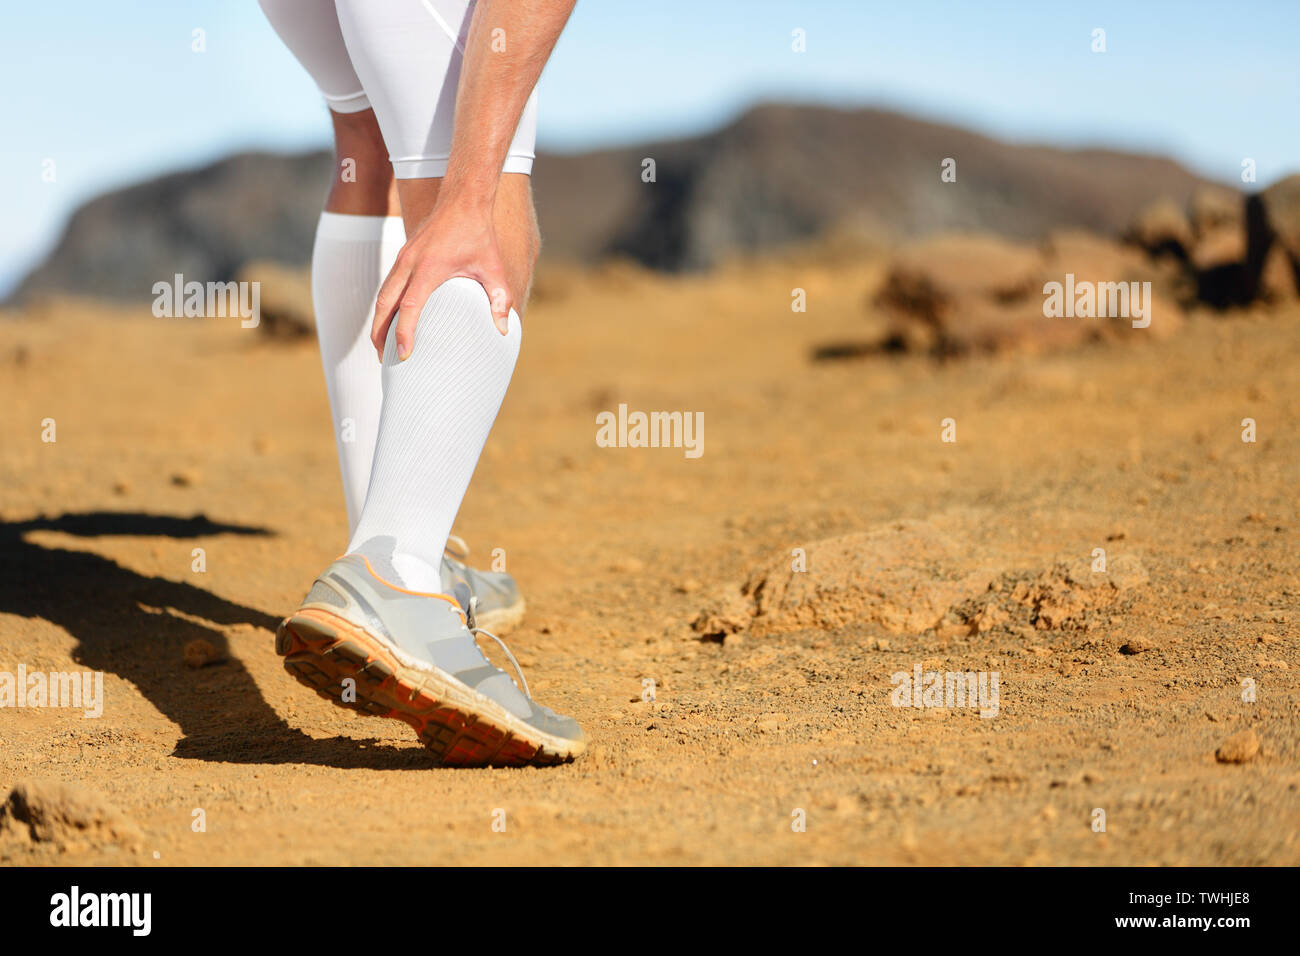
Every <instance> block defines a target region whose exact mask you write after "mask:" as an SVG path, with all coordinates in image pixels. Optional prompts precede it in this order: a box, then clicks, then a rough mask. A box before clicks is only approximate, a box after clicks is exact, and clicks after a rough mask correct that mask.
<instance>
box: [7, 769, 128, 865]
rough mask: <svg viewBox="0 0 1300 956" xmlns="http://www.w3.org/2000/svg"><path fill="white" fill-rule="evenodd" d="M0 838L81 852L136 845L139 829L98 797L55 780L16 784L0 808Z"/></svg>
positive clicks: (29, 781) (82, 788) (28, 781)
mask: <svg viewBox="0 0 1300 956" xmlns="http://www.w3.org/2000/svg"><path fill="white" fill-rule="evenodd" d="M0 837H4V838H5V839H11V840H19V841H29V842H31V843H49V844H54V845H56V846H59V847H61V848H63V849H84V848H85V847H86V846H98V845H103V844H108V843H113V844H118V845H123V846H137V845H138V844H139V843H140V841H141V838H142V835H141V833H140V830H139V829H138V828H137V827H136V826H135V824H133V823H132V822H131V821H130V820H128V819H127V818H126V817H125V816H123V815H122V814H121V813H120V812H119V811H118V810H117V809H116V808H115V807H113V806H112V805H110V804H109V803H108V802H107V801H105V800H104V799H103V798H102V797H101V796H100V795H99V794H97V793H95V792H94V791H91V790H87V789H85V788H84V787H78V786H76V785H75V784H70V783H63V782H61V781H55V780H27V781H23V782H20V783H19V784H17V785H16V786H15V787H14V788H13V790H12V791H10V793H9V797H8V799H7V800H6V801H5V802H4V805H3V806H0Z"/></svg>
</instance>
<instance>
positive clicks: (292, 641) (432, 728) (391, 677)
mask: <svg viewBox="0 0 1300 956" xmlns="http://www.w3.org/2000/svg"><path fill="white" fill-rule="evenodd" d="M275 651H276V653H277V654H279V655H280V656H281V657H283V658H284V669H285V670H287V671H288V672H289V673H290V674H291V675H292V676H293V677H294V678H295V679H296V680H297V681H298V682H299V683H302V684H305V685H306V686H308V687H310V688H311V689H312V690H314V691H315V692H316V693H317V694H319V695H320V696H321V697H323V698H325V699H326V700H328V701H330V702H331V703H333V704H335V705H337V706H339V707H346V708H347V709H349V710H355V711H358V712H360V713H363V714H369V715H371V716H376V717H391V718H394V719H397V720H401V721H404V722H405V723H407V724H409V725H410V726H411V727H412V728H413V729H414V730H415V734H416V736H417V737H419V739H420V742H421V743H422V744H424V746H425V747H427V748H428V749H429V750H430V752H431V753H432V754H433V755H434V758H435V759H436V760H437V762H438V763H439V764H440V765H442V766H448V767H451V766H457V767H523V766H533V767H549V766H553V765H555V764H559V763H568V762H569V761H571V760H573V758H574V757H576V756H578V755H579V754H580V753H582V751H583V750H584V749H586V744H585V742H583V741H581V740H569V739H567V738H564V737H556V736H554V735H551V734H547V733H545V732H544V731H541V730H538V729H537V728H535V727H533V726H532V725H531V724H528V723H527V722H525V721H523V720H521V719H520V718H519V717H517V716H516V715H515V714H513V713H511V712H510V711H508V710H506V709H505V708H504V707H502V706H501V705H500V704H498V703H497V702H496V701H494V700H492V699H491V698H489V697H485V696H484V695H483V694H480V693H478V692H477V691H475V690H473V689H472V688H470V687H467V686H465V685H464V684H462V683H461V682H460V681H458V680H456V679H455V678H454V677H452V676H451V675H450V674H447V673H446V672H445V671H442V670H439V669H438V668H432V669H424V668H414V667H411V666H409V665H407V664H405V663H404V662H403V661H401V660H400V659H399V658H398V657H397V655H396V654H394V653H393V650H392V648H390V647H389V646H388V645H387V644H385V643H384V642H382V641H379V640H377V639H376V638H375V637H374V636H373V635H372V634H370V633H369V632H368V631H366V630H365V629H364V628H361V627H358V626H356V625H355V624H353V623H352V622H350V621H348V620H346V619H345V618H342V617H340V616H338V615H337V614H332V613H330V612H328V611H324V610H320V609H318V608H305V609H303V610H300V611H297V612H295V613H294V614H292V615H290V616H289V617H287V618H285V620H284V621H283V623H281V624H280V627H279V629H278V630H277V631H276V635H275ZM349 678H350V679H352V680H353V681H354V683H355V697H356V700H355V701H345V700H344V684H343V681H344V680H345V679H349Z"/></svg>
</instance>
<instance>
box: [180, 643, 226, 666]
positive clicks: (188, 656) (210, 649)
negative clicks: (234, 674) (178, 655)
mask: <svg viewBox="0 0 1300 956" xmlns="http://www.w3.org/2000/svg"><path fill="white" fill-rule="evenodd" d="M184 656H185V664H186V666H188V667H193V668H195V669H196V670H197V669H198V668H200V667H206V666H207V665H208V664H215V663H217V662H218V661H220V660H221V659H222V654H221V651H219V650H217V648H216V646H215V645H214V644H213V643H212V642H211V641H208V640H204V639H203V638H201V637H200V638H197V639H196V640H193V641H190V642H189V643H188V644H186V645H185V651H184Z"/></svg>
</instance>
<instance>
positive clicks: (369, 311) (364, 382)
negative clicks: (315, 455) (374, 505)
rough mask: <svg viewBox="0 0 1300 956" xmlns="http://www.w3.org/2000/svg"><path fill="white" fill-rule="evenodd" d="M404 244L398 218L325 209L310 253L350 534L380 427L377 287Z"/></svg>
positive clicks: (318, 330) (318, 331)
mask: <svg viewBox="0 0 1300 956" xmlns="http://www.w3.org/2000/svg"><path fill="white" fill-rule="evenodd" d="M404 242H406V231H405V230H404V229H403V228H402V219H401V217H400V216H349V215H342V214H339V213H332V212H325V213H321V217H320V222H319V223H318V224H317V226H316V245H315V247H314V248H313V249H312V256H311V297H312V303H313V306H314V308H315V310H316V336H317V339H318V340H319V342H320V358H321V365H322V366H324V368H325V389H326V391H327V392H329V400H330V415H331V417H332V418H333V420H334V441H335V443H336V444H337V445H338V452H339V471H340V472H341V473H342V475H343V496H344V498H345V500H346V502H347V509H348V535H349V536H351V534H352V532H353V531H355V530H356V527H357V521H358V520H360V518H361V505H362V504H363V503H364V502H365V500H366V486H367V485H368V484H369V483H370V463H371V461H372V460H373V459H374V455H375V436H376V435H378V433H379V409H380V405H381V403H382V400H383V384H382V381H381V371H380V368H379V362H378V361H377V360H376V358H375V349H374V346H373V345H371V344H370V320H371V317H372V315H373V314H374V310H375V296H376V294H378V292H379V285H380V283H382V282H383V281H384V277H385V276H387V275H388V270H389V269H391V268H392V267H393V260H394V259H396V258H397V253H398V252H400V251H401V249H402V244H403V243H404Z"/></svg>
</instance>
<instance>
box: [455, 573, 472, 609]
mask: <svg viewBox="0 0 1300 956" xmlns="http://www.w3.org/2000/svg"><path fill="white" fill-rule="evenodd" d="M451 596H452V597H454V598H455V599H456V602H457V603H458V604H459V605H460V609H461V610H462V611H464V612H465V613H466V614H467V615H468V614H469V602H470V598H471V597H472V595H471V593H470V590H469V585H468V584H466V583H465V582H464V581H457V582H456V585H455V587H453V588H452V589H451Z"/></svg>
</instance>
